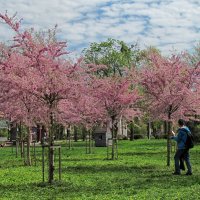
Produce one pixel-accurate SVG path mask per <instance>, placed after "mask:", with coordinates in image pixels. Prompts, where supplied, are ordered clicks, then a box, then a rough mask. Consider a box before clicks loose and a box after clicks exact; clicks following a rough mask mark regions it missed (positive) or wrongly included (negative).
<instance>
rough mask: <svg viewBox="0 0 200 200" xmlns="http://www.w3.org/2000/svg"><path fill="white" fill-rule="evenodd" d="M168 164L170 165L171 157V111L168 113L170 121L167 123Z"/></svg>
mask: <svg viewBox="0 0 200 200" xmlns="http://www.w3.org/2000/svg"><path fill="white" fill-rule="evenodd" d="M167 128H168V132H167V166H170V158H171V139H170V137H171V132H172V123H171V113H170V112H169V114H168V123H167Z"/></svg>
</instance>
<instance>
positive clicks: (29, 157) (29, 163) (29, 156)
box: [26, 126, 31, 166]
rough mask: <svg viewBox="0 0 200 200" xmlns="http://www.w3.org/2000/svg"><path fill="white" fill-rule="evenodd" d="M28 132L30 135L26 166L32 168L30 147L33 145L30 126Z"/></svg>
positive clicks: (28, 136)
mask: <svg viewBox="0 0 200 200" xmlns="http://www.w3.org/2000/svg"><path fill="white" fill-rule="evenodd" d="M27 132H28V135H27V161H26V164H27V165H28V166H31V153H30V152H31V151H30V149H31V148H30V145H31V128H30V126H29V127H28V128H27Z"/></svg>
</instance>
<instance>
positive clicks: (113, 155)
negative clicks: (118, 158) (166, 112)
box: [111, 117, 117, 160]
mask: <svg viewBox="0 0 200 200" xmlns="http://www.w3.org/2000/svg"><path fill="white" fill-rule="evenodd" d="M116 137H117V124H116V123H115V117H112V157H111V159H112V160H114V159H115V147H116V143H117V138H116Z"/></svg>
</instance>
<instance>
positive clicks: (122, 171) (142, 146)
mask: <svg viewBox="0 0 200 200" xmlns="http://www.w3.org/2000/svg"><path fill="white" fill-rule="evenodd" d="M84 145H85V143H84V142H77V143H74V146H73V149H71V150H69V149H68V147H67V146H66V144H65V142H62V151H61V152H62V155H61V156H62V181H58V151H56V152H55V167H56V169H55V182H54V183H53V185H48V184H47V183H43V182H42V165H41V147H36V163H35V160H34V161H33V166H31V167H25V166H24V163H23V160H22V159H21V158H19V156H18V158H15V149H12V148H11V147H4V148H1V149H0V156H1V159H0V199H2V200H3V199H9V200H11V199H27V200H32V199H34V200H37V199H51V200H53V199H69V200H73V199H79V200H81V199H87V200H96V199H99V200H104V199H105V200H107V199H115V200H117V199H122V200H128V199H130V200H131V199H135V200H139V199H147V200H154V199H155V200H159V199H170V200H175V199H177V200H178V199H180V200H190V199H192V200H196V199H200V169H199V166H200V145H196V146H195V147H194V148H193V149H192V150H191V163H192V165H193V175H192V176H185V175H184V174H185V172H183V173H182V175H181V176H173V175H172V172H173V164H174V163H173V155H174V147H173V148H172V156H171V166H170V167H167V166H166V140H154V139H152V140H135V141H125V140H122V141H119V144H118V149H119V150H118V151H119V155H118V160H114V161H113V160H108V159H107V149H106V148H104V147H99V148H94V149H93V153H92V154H86V151H85V146H84ZM45 154H46V153H45ZM35 164H36V165H35ZM46 170H47V165H46V168H45V179H46V181H47V171H46Z"/></svg>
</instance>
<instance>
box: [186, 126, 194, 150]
mask: <svg viewBox="0 0 200 200" xmlns="http://www.w3.org/2000/svg"><path fill="white" fill-rule="evenodd" d="M183 130H184V131H185V132H186V134H187V139H186V142H185V148H186V149H191V148H193V147H194V138H193V135H192V134H191V133H189V131H187V130H186V129H183Z"/></svg>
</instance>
